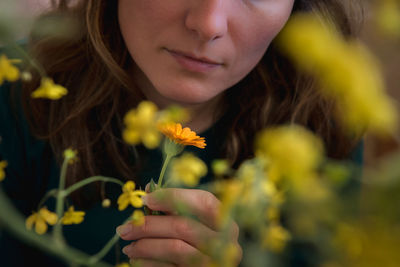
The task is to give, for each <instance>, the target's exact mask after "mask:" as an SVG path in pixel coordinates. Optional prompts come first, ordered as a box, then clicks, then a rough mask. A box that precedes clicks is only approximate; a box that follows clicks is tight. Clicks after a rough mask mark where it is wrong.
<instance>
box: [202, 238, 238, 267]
mask: <svg viewBox="0 0 400 267" xmlns="http://www.w3.org/2000/svg"><path fill="white" fill-rule="evenodd" d="M218 251H219V253H221V254H220V255H219V256H218V260H217V261H216V260H213V261H211V262H210V263H208V264H207V265H206V266H207V267H235V266H237V263H238V259H239V258H240V255H239V253H240V251H239V248H238V247H237V246H235V245H234V244H233V243H227V244H224V245H223V246H222V247H221V246H219V247H218Z"/></svg>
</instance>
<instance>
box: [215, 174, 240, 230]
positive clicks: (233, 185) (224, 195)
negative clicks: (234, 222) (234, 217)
mask: <svg viewBox="0 0 400 267" xmlns="http://www.w3.org/2000/svg"><path fill="white" fill-rule="evenodd" d="M213 185H214V191H215V192H216V194H217V195H218V198H219V200H220V201H221V204H220V205H219V212H218V216H217V224H218V225H219V226H220V227H223V226H225V225H226V224H227V223H229V221H230V218H231V213H232V210H233V209H234V208H235V207H236V206H237V205H238V202H239V201H240V200H241V195H242V191H243V181H241V180H238V179H234V178H233V179H230V180H220V181H216V182H214V183H213Z"/></svg>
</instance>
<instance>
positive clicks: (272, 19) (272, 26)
mask: <svg viewBox="0 0 400 267" xmlns="http://www.w3.org/2000/svg"><path fill="white" fill-rule="evenodd" d="M290 11H291V8H290V6H289V7H288V8H285V9H284V10H276V11H275V12H272V11H271V10H270V11H269V12H268V13H266V12H265V13H262V12H260V13H258V14H256V15H254V16H253V17H251V19H247V23H241V24H236V25H234V27H235V28H236V29H237V30H236V31H235V32H234V33H233V34H232V38H233V39H234V40H235V41H234V43H235V50H236V52H237V57H236V61H235V63H234V66H235V68H236V69H239V71H241V72H247V73H248V72H250V71H251V69H252V68H254V67H255V65H257V63H258V62H259V61H260V59H261V58H262V56H263V55H264V54H265V52H266V50H267V49H268V47H269V45H270V44H271V42H272V40H273V39H274V38H275V37H276V36H277V35H278V33H279V32H280V31H281V30H282V28H283V27H284V25H285V24H286V22H287V20H288V18H289V16H290ZM239 21H242V22H243V21H245V18H243V20H239ZM243 25H247V27H243ZM248 29H251V30H248ZM247 73H245V74H244V75H246V74H247ZM239 75H243V73H239Z"/></svg>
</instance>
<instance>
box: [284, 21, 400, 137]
mask: <svg viewBox="0 0 400 267" xmlns="http://www.w3.org/2000/svg"><path fill="white" fill-rule="evenodd" d="M305 32H306V33H307V34H304V33H305ZM278 41H279V45H280V47H281V49H282V51H284V52H285V53H286V54H287V55H288V56H289V57H290V58H291V59H293V61H294V62H295V63H296V64H297V65H298V66H299V68H300V69H302V70H304V71H306V72H309V73H311V74H313V75H314V76H315V77H317V79H318V80H319V81H320V84H321V87H322V93H323V94H325V95H326V96H327V97H329V98H332V99H335V100H336V101H337V103H338V107H337V111H338V113H339V115H340V117H341V118H342V121H343V122H344V125H345V126H346V127H347V129H348V130H349V131H353V132H354V131H355V132H357V133H360V132H362V131H363V130H364V129H365V128H369V129H370V130H371V131H374V132H377V133H380V134H382V133H383V134H388V133H390V134H393V133H394V132H395V130H396V127H395V125H396V122H397V112H396V108H395V106H394V104H393V103H392V101H391V100H390V99H389V98H388V96H387V95H386V94H385V92H384V90H385V88H384V82H383V78H382V74H381V72H380V69H379V68H378V67H377V66H378V64H377V62H376V60H375V59H374V58H373V56H372V55H371V54H370V53H369V52H368V50H367V49H366V48H365V47H364V46H363V45H362V44H361V43H360V42H356V41H346V40H345V39H344V38H343V37H342V36H341V35H340V34H339V33H338V32H337V31H336V30H335V27H334V26H333V25H331V24H329V23H328V22H326V20H324V19H323V18H322V17H318V16H315V15H311V14H302V15H296V16H293V17H292V18H291V19H290V21H289V22H288V24H287V26H286V27H285V29H284V30H283V32H282V33H281V35H280V38H279V39H278ZM327 51H329V52H328V53H327ZM371 104H373V108H371Z"/></svg>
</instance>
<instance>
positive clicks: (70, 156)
mask: <svg viewBox="0 0 400 267" xmlns="http://www.w3.org/2000/svg"><path fill="white" fill-rule="evenodd" d="M77 153H78V151H77V150H73V149H71V148H68V149H66V150H64V158H65V160H68V163H69V164H72V163H74V162H75V161H77V160H78V157H77Z"/></svg>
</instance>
